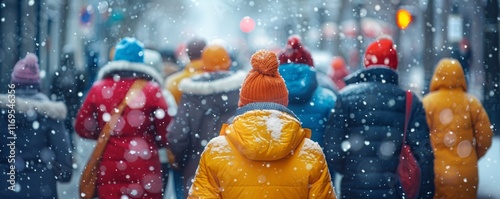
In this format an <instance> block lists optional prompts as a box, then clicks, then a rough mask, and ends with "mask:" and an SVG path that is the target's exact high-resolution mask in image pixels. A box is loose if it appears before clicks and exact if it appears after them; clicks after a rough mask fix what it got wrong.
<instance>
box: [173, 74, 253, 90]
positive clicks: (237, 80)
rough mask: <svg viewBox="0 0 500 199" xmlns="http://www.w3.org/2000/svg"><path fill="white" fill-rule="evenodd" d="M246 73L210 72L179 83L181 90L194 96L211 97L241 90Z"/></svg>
mask: <svg viewBox="0 0 500 199" xmlns="http://www.w3.org/2000/svg"><path fill="white" fill-rule="evenodd" d="M245 76H246V73H245V72H243V71H237V72H234V73H233V72H230V71H224V72H210V73H202V74H199V75H195V76H193V77H192V78H186V79H183V80H182V81H181V82H180V83H179V90H181V91H182V92H183V93H186V94H192V95H211V94H216V93H224V92H229V91H233V90H238V89H239V88H241V84H242V83H243V80H245Z"/></svg>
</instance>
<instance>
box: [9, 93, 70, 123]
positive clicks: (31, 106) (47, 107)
mask: <svg viewBox="0 0 500 199" xmlns="http://www.w3.org/2000/svg"><path fill="white" fill-rule="evenodd" d="M11 105H12V104H11V103H9V98H8V96H7V95H5V94H0V108H2V109H10V106H11ZM14 105H15V106H14V110H16V113H29V112H30V111H33V110H34V111H36V112H37V113H39V114H43V115H47V116H48V117H50V118H52V119H66V115H67V112H68V111H67V109H66V105H65V104H64V103H63V102H54V101H49V100H48V98H47V96H45V95H43V94H40V95H36V96H34V97H33V98H28V97H18V96H16V97H15V104H14Z"/></svg>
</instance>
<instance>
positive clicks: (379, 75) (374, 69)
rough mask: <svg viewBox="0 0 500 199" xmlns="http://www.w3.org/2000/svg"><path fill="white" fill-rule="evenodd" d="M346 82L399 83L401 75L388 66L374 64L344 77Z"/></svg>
mask: <svg viewBox="0 0 500 199" xmlns="http://www.w3.org/2000/svg"><path fill="white" fill-rule="evenodd" d="M344 81H345V83H346V84H347V85H348V84H356V83H362V82H381V83H389V84H395V85H398V84H399V77H398V74H397V73H396V71H394V70H392V69H390V68H389V67H387V66H382V65H377V66H375V65H372V66H370V67H369V68H365V69H361V70H358V71H356V72H354V73H352V74H350V75H348V76H347V77H345V78H344Z"/></svg>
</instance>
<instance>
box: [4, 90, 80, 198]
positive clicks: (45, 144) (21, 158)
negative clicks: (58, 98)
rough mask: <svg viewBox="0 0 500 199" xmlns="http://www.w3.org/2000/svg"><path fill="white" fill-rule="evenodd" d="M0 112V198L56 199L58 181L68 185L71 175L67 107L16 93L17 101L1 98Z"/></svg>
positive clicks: (38, 95) (34, 92) (36, 95)
mask: <svg viewBox="0 0 500 199" xmlns="http://www.w3.org/2000/svg"><path fill="white" fill-rule="evenodd" d="M11 96H12V95H11ZM9 99H11V101H9ZM12 99H13V100H12ZM11 102H15V103H14V104H15V105H14V106H13V107H12V106H11V105H12V103H11ZM0 109H1V112H0V132H1V137H0V146H1V148H0V156H1V157H2V158H1V159H0V167H1V172H2V174H1V175H0V186H1V187H2V188H1V189H0V198H57V189H56V181H60V182H68V181H70V179H71V173H72V168H71V164H72V156H71V148H70V143H69V138H68V133H67V132H66V129H65V127H64V119H65V118H66V113H67V110H66V106H65V105H64V103H62V102H52V101H49V100H48V98H47V96H45V95H44V94H42V93H39V92H38V91H37V90H24V89H15V98H12V97H10V98H9V97H8V95H0ZM12 119H14V120H12ZM11 130H12V131H11ZM12 137H16V139H12ZM11 145H14V146H13V147H11ZM9 156H11V157H12V159H13V160H11V158H10V157H9ZM8 157H9V158H8ZM12 166H14V167H15V169H14V170H11V167H12ZM9 172H10V173H15V175H14V180H13V181H12V180H11V179H13V178H12V177H11V175H9ZM8 180H11V181H8ZM11 182H15V185H14V186H12V184H11ZM9 187H10V188H9ZM12 189H13V190H14V191H12Z"/></svg>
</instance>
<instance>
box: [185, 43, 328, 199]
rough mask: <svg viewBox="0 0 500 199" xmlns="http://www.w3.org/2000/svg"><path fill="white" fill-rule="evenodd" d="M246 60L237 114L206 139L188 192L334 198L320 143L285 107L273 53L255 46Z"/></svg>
mask: <svg viewBox="0 0 500 199" xmlns="http://www.w3.org/2000/svg"><path fill="white" fill-rule="evenodd" d="M251 64H252V67H253V69H252V70H250V72H249V73H248V75H247V77H246V78H245V81H244V82H243V85H242V87H241V90H240V99H239V102H238V107H239V108H238V109H237V111H236V114H235V115H236V116H235V117H234V118H233V119H232V121H231V123H229V124H224V125H223V127H222V129H221V131H220V136H218V137H215V138H213V139H212V140H210V141H209V142H208V144H207V145H206V147H205V150H204V151H203V153H202V154H201V159H200V164H199V166H198V169H197V171H196V176H195V179H194V182H193V185H192V186H191V188H190V190H189V196H188V198H190V199H194V198H238V199H242V198H243V199H244V198H287V199H294V198H296V199H303V198H322V199H324V198H327V199H332V198H336V195H335V192H334V189H333V185H332V182H331V177H330V173H329V171H328V167H327V163H326V160H325V156H324V154H323V152H322V149H321V147H320V146H319V144H318V143H316V142H313V141H311V140H310V139H309V137H310V136H311V131H310V130H309V129H305V128H302V127H301V125H300V121H299V120H298V119H297V117H296V116H295V115H294V114H293V113H292V112H291V111H290V110H289V109H287V108H286V106H287V105H288V90H287V89H286V85H285V82H284V81H283V78H282V77H281V76H280V74H279V72H278V58H277V56H276V54H274V53H273V52H271V51H268V50H260V51H257V52H256V53H255V54H254V55H253V56H252V58H251ZM207 130H209V129H207Z"/></svg>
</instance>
